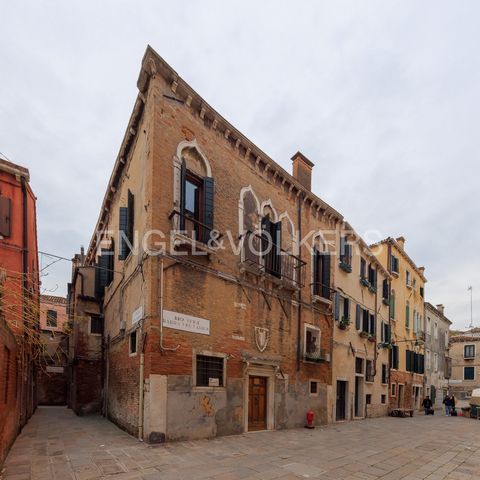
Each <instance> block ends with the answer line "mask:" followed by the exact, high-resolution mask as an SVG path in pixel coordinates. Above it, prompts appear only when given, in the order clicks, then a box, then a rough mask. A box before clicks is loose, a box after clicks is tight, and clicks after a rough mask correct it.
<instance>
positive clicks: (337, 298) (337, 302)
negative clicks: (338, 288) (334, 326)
mask: <svg viewBox="0 0 480 480" xmlns="http://www.w3.org/2000/svg"><path fill="white" fill-rule="evenodd" d="M339 318H340V295H339V294H338V293H335V320H339Z"/></svg>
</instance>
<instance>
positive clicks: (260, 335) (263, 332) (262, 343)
mask: <svg viewBox="0 0 480 480" xmlns="http://www.w3.org/2000/svg"><path fill="white" fill-rule="evenodd" d="M269 337H270V336H269V331H268V328H262V327H255V343H256V344H257V348H258V350H260V352H263V351H264V350H265V349H266V348H267V345H268V340H269Z"/></svg>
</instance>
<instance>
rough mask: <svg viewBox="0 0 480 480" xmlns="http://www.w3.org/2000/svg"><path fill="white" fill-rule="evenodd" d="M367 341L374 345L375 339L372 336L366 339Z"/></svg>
mask: <svg viewBox="0 0 480 480" xmlns="http://www.w3.org/2000/svg"><path fill="white" fill-rule="evenodd" d="M368 341H369V342H371V343H375V342H376V341H377V339H376V338H375V337H374V336H373V335H370V336H369V337H368Z"/></svg>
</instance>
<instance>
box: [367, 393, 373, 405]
mask: <svg viewBox="0 0 480 480" xmlns="http://www.w3.org/2000/svg"><path fill="white" fill-rule="evenodd" d="M365 403H366V404H367V405H371V404H372V394H371V393H367V395H366V397H365Z"/></svg>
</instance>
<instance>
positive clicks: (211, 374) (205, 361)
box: [197, 355, 224, 387]
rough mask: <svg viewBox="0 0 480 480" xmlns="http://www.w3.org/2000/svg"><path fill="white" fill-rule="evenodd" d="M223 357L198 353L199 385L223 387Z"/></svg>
mask: <svg viewBox="0 0 480 480" xmlns="http://www.w3.org/2000/svg"><path fill="white" fill-rule="evenodd" d="M223 363H224V359H223V357H210V356H208V355H197V387H212V386H213V387H223Z"/></svg>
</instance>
